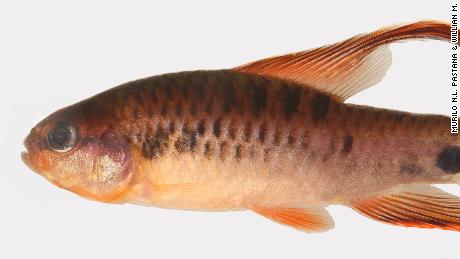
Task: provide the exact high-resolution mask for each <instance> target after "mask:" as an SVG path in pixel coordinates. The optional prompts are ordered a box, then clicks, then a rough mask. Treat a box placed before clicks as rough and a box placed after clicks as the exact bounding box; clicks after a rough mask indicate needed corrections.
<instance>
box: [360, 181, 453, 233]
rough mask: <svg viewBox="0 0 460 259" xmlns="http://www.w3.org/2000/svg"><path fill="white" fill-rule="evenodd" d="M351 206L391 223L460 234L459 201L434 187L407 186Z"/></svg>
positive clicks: (376, 218) (371, 216)
mask: <svg viewBox="0 0 460 259" xmlns="http://www.w3.org/2000/svg"><path fill="white" fill-rule="evenodd" d="M351 207H352V208H353V209H354V210H356V211H358V212H360V213H361V214H363V215H365V216H367V217H369V218H371V219H374V220H377V221H380V222H384V223H388V224H393V225H399V226H405V227H417V228H439V229H447V230H454V231H460V198H459V197H457V196H454V195H452V194H449V193H446V192H444V191H442V190H440V189H438V188H435V187H432V186H417V187H404V188H401V189H399V190H398V191H394V192H391V193H389V194H386V195H382V196H375V197H371V198H367V199H360V200H356V201H353V202H352V203H351Z"/></svg>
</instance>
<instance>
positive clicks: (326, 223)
mask: <svg viewBox="0 0 460 259" xmlns="http://www.w3.org/2000/svg"><path fill="white" fill-rule="evenodd" d="M251 210H252V211H254V212H256V213H258V214H260V215H262V216H264V217H266V218H269V219H271V220H273V221H275V222H277V223H280V224H283V225H287V226H290V227H293V228H296V229H298V230H301V231H305V232H324V231H327V230H329V229H332V228H334V220H333V219H332V217H331V216H330V215H329V213H328V212H327V211H326V210H325V209H324V208H322V207H311V208H269V207H252V208H251Z"/></svg>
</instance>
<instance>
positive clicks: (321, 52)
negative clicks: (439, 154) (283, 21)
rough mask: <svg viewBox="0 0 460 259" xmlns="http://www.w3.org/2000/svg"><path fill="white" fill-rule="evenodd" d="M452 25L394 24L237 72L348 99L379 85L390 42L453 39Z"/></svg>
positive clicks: (432, 23)
mask: <svg viewBox="0 0 460 259" xmlns="http://www.w3.org/2000/svg"><path fill="white" fill-rule="evenodd" d="M450 33H451V32H450V25H449V24H447V23H444V22H438V21H420V22H416V23H410V24H405V25H398V26H390V27H386V28H383V29H380V30H377V31H375V32H372V33H369V34H360V35H357V36H355V37H352V38H350V39H348V40H345V41H342V42H339V43H335V44H332V45H326V46H323V47H320V48H316V49H312V50H307V51H302V52H296V53H292V54H288V55H284V56H278V57H272V58H267V59H262V60H259V61H256V62H253V63H249V64H246V65H243V66H239V67H236V68H234V69H233V70H235V71H240V72H247V73H254V74H261V75H267V76H274V77H278V78H283V79H288V80H293V81H295V82H298V83H300V84H304V85H307V86H310V87H314V88H316V89H318V90H321V91H324V92H327V93H329V94H332V95H334V96H336V97H338V99H340V100H345V99H347V98H349V97H351V96H353V95H354V94H356V93H358V92H360V91H362V90H364V89H366V88H368V87H370V86H372V85H374V84H376V83H377V82H379V81H380V80H382V78H383V77H384V75H385V72H386V71H387V70H388V68H389V67H390V64H391V52H390V51H389V49H388V46H387V44H389V43H392V42H395V41H398V40H404V39H420V38H427V39H437V40H445V41H448V40H450Z"/></svg>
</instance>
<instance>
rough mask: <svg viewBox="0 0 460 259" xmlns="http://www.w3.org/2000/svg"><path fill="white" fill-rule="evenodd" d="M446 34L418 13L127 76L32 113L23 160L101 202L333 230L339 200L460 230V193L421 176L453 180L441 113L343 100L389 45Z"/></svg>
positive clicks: (451, 150) (457, 157)
mask: <svg viewBox="0 0 460 259" xmlns="http://www.w3.org/2000/svg"><path fill="white" fill-rule="evenodd" d="M410 26H412V27H410ZM449 31H450V28H448V26H446V25H445V24H442V23H436V22H431V23H430V22H425V23H423V22H421V23H417V24H411V25H407V26H406V27H404V26H402V27H396V28H388V29H385V30H380V31H377V32H375V33H374V34H371V36H374V37H369V36H367V38H366V37H364V36H357V37H354V38H352V39H350V40H347V41H344V42H341V43H338V44H335V45H329V46H326V47H322V48H318V49H314V50H311V51H308V52H301V53H295V54H292V55H286V56H281V57H275V58H270V59H266V60H262V61H258V62H254V63H250V64H248V65H245V66H242V67H238V68H235V69H228V70H214V71H189V72H179V73H172V74H165V75H160V76H153V77H149V78H145V79H140V80H136V81H133V82H129V83H126V84H124V85H121V86H118V87H115V88H112V89H109V90H108V91H106V92H103V93H100V94H98V95H96V96H94V97H91V98H89V99H87V100H84V101H82V102H80V103H77V104H74V105H72V106H69V107H66V108H64V109H62V110H59V111H57V112H55V113H53V114H52V115H50V116H49V117H47V118H46V119H45V120H43V121H42V122H40V123H39V124H38V125H37V126H36V127H34V129H33V130H32V132H31V134H30V135H29V136H28V137H27V139H26V141H25V145H26V148H27V150H28V152H27V153H23V160H24V161H25V162H26V164H27V165H28V166H29V167H31V168H32V169H33V170H34V171H36V172H38V173H40V174H42V175H43V176H45V177H46V178H47V179H48V180H50V181H51V182H53V183H54V184H56V185H58V186H60V187H62V188H65V189H68V190H70V191H73V192H76V193H78V194H80V195H82V196H85V197H87V198H91V199H95V200H99V201H104V202H113V203H123V202H130V203H136V204H143V205H153V206H158V207H163V208H175V209H190V210H207V211H226V210H247V209H249V210H253V211H255V212H257V213H259V214H261V215H264V216H266V217H268V218H270V219H272V220H274V221H277V222H279V223H282V224H287V225H290V226H293V227H296V228H298V229H300V230H304V231H324V230H327V229H330V228H332V227H333V221H332V219H331V217H330V216H329V215H328V214H327V212H326V210H325V209H324V207H325V206H327V205H329V204H341V205H347V206H350V207H352V208H354V209H355V210H357V211H359V212H361V213H363V214H364V215H366V216H368V217H371V218H374V219H376V220H380V221H384V222H387V223H392V224H397V225H405V226H416V227H430V228H433V227H437V228H443V229H451V230H459V229H460V227H459V226H460V205H459V204H460V202H459V200H458V197H455V196H453V195H449V194H447V193H443V192H442V191H440V190H439V189H436V188H434V187H430V186H429V185H430V184H435V183H452V182H459V181H458V178H459V176H458V175H459V174H458V173H459V172H460V143H459V142H460V139H459V138H458V137H457V135H453V134H450V131H449V129H450V120H449V118H448V117H446V116H440V115H420V114H411V113H407V112H401V111H394V110H387V109H379V108H374V107H369V106H362V105H353V104H347V103H344V102H343V100H344V99H346V98H348V97H349V96H351V95H353V94H354V93H356V92H359V91H361V90H363V89H365V88H367V87H369V86H370V85H372V84H375V83H376V82H377V81H379V80H380V79H381V78H382V77H383V75H384V72H385V70H386V69H387V68H388V66H389V56H388V55H389V51H388V49H387V48H386V47H385V44H386V43H388V42H391V41H395V40H400V39H404V38H411V37H412V38H423V37H429V38H436V39H437V38H439V39H445V38H446V37H447V36H446V35H447V33H448V32H449ZM379 37H380V38H379ZM364 38H365V39H366V40H363V39H364ZM369 38H370V39H371V40H369ZM373 40H374V41H373ZM302 63H303V64H302ZM376 67H377V68H376ZM382 208H383V209H382ZM394 208H398V209H394ZM433 208H434V210H433ZM401 211H402V213H401ZM406 211H408V212H409V213H406ZM410 211H412V212H413V213H410ZM414 211H415V213H414ZM425 214H428V220H427V217H426V216H425ZM420 215H421V216H420Z"/></svg>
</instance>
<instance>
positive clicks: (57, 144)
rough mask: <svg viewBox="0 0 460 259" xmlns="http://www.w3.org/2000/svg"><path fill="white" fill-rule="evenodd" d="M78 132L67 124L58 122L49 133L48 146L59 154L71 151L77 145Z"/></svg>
mask: <svg viewBox="0 0 460 259" xmlns="http://www.w3.org/2000/svg"><path fill="white" fill-rule="evenodd" d="M77 139H78V132H77V130H76V129H75V127H74V126H72V125H71V124H69V123H67V122H58V123H56V124H55V125H54V127H53V128H51V130H50V131H49V132H48V137H47V142H48V146H49V147H50V148H51V149H53V150H54V151H57V152H66V151H69V150H71V149H72V148H73V147H74V146H75V144H76V143H77Z"/></svg>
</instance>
